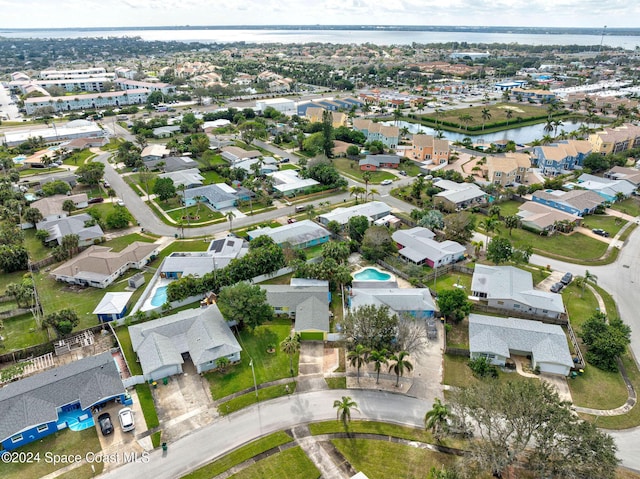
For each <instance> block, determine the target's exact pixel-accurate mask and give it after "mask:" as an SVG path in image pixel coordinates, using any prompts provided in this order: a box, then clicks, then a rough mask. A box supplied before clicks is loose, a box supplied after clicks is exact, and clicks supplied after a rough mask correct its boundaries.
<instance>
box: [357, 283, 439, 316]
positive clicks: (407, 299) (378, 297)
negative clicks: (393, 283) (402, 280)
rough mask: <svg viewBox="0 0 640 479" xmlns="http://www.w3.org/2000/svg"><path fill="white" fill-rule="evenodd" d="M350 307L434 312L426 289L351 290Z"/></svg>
mask: <svg viewBox="0 0 640 479" xmlns="http://www.w3.org/2000/svg"><path fill="white" fill-rule="evenodd" d="M351 293H352V297H351V307H352V308H357V307H359V306H364V305H368V304H373V305H377V306H381V305H386V306H389V308H390V309H391V310H393V311H395V312H396V313H398V314H399V313H402V312H405V311H435V310H436V306H435V304H434V303H433V299H432V298H431V293H430V292H429V290H428V289H426V288H353V289H352V290H351Z"/></svg>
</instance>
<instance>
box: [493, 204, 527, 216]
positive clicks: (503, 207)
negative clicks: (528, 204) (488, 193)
mask: <svg viewBox="0 0 640 479" xmlns="http://www.w3.org/2000/svg"><path fill="white" fill-rule="evenodd" d="M521 204H522V203H519V202H517V201H515V200H509V201H505V202H503V203H496V206H499V207H500V216H502V217H503V218H504V217H505V216H510V215H515V214H516V213H517V212H518V208H519V207H520V205H521Z"/></svg>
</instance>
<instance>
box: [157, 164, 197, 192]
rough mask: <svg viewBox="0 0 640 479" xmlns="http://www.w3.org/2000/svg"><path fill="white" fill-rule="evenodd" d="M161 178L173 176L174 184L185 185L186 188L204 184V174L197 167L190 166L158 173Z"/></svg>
mask: <svg viewBox="0 0 640 479" xmlns="http://www.w3.org/2000/svg"><path fill="white" fill-rule="evenodd" d="M158 176H159V177H160V178H171V181H173V184H174V186H176V187H178V186H180V185H184V186H185V187H186V188H192V187H194V186H202V182H203V181H204V176H202V175H201V174H200V170H198V169H197V168H189V169H188V170H180V171H172V172H169V173H162V174H160V175H158Z"/></svg>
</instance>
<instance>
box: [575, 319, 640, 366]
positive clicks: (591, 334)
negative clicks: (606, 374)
mask: <svg viewBox="0 0 640 479" xmlns="http://www.w3.org/2000/svg"><path fill="white" fill-rule="evenodd" d="M582 341H583V343H584V344H585V345H586V346H587V360H588V361H589V362H590V363H591V364H592V365H594V366H596V367H598V368H600V369H603V370H605V371H614V372H615V371H617V370H618V364H617V360H618V358H619V357H620V356H621V355H622V354H623V353H624V352H625V351H626V349H627V346H628V345H629V343H630V342H631V328H629V326H627V325H626V324H624V323H623V322H622V320H621V319H619V318H613V319H610V320H609V321H608V322H607V317H606V316H605V315H604V314H603V313H601V312H596V313H594V314H593V315H592V316H591V317H590V318H589V319H587V320H586V321H585V323H584V324H583V325H582Z"/></svg>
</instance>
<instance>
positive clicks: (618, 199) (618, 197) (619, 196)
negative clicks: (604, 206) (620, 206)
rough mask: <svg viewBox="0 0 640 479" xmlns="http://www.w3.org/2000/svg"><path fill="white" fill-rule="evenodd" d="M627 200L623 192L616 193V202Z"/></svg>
mask: <svg viewBox="0 0 640 479" xmlns="http://www.w3.org/2000/svg"><path fill="white" fill-rule="evenodd" d="M624 199H625V195H624V193H623V192H622V191H618V192H617V193H616V202H619V201H622V200H624Z"/></svg>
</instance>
